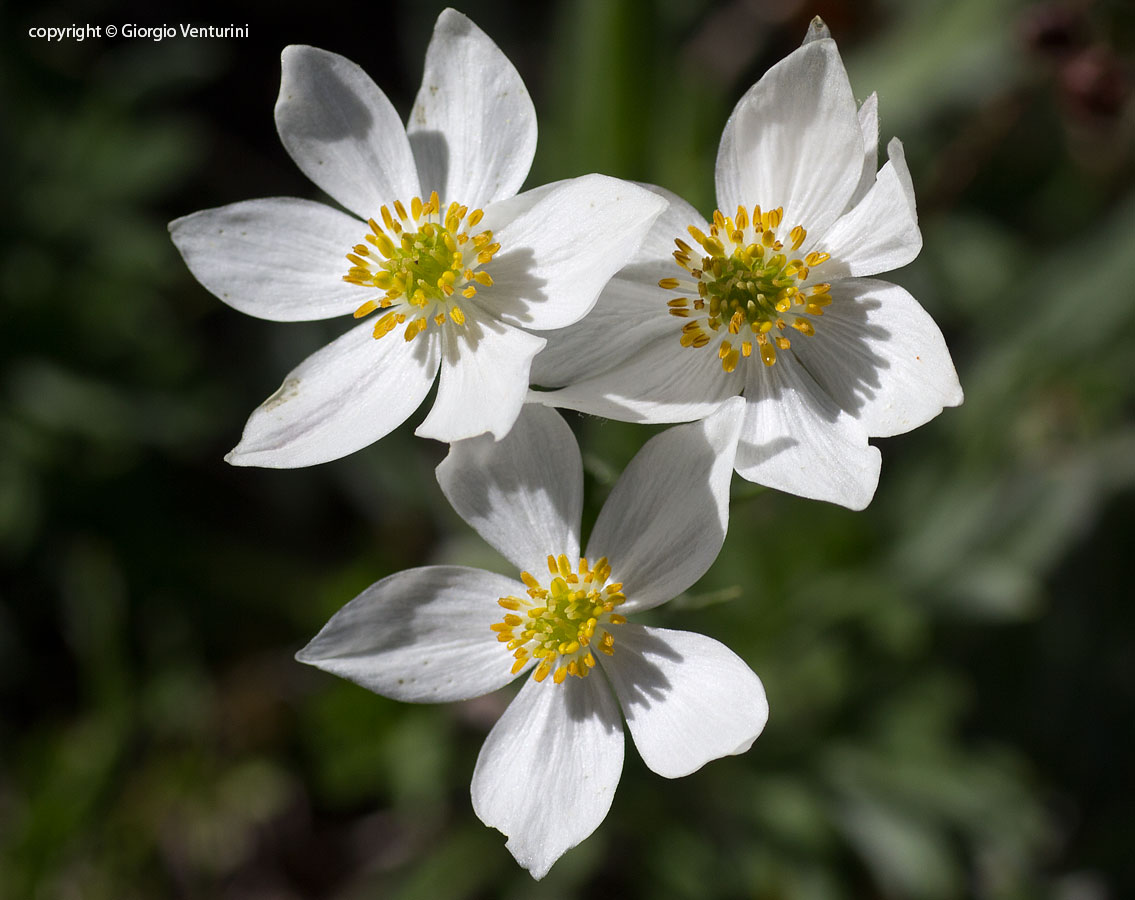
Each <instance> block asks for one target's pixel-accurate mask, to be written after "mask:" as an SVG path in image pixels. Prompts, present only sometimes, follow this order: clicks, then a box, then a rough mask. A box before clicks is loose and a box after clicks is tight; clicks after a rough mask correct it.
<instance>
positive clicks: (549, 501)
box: [437, 405, 583, 573]
mask: <svg viewBox="0 0 1135 900" xmlns="http://www.w3.org/2000/svg"><path fill="white" fill-rule="evenodd" d="M437 480H438V484H440V485H441V489H442V492H443V493H444V494H445V496H446V497H448V498H449V502H450V503H451V504H452V505H453V508H454V509H455V510H456V511H457V514H458V515H459V516H461V518H463V519H464V520H465V521H466V522H468V523H469V524H470V525H472V526H473V528H474V529H476V531H477V533H478V534H479V535H481V537H483V538H484V539H485V540H486V541H488V542H489V543H490V544H492V545H493V546H494V547H496V549H497V550H499V551H500V552H501V554H502V555H504V556H505V558H507V559H508V560H510V561H511V562H512V563H513V564H514V565H515V566H516V567H517V568H518V569H520V570H522V571H529V572H533V573H539V572H543V571H545V570H546V568H547V565H546V559H547V556H548V554H552V555H556V556H558V555H559V554H561V553H564V554H566V555H567V556H568V558H569V559H571V560H572V563H573V565H574V563H575V560H576V558H577V557H578V556H579V520H580V515H581V512H582V508H583V463H582V461H581V460H580V456H579V446H578V445H577V444H576V441H575V435H573V434H572V433H571V429H570V428H568V426H567V423H566V422H564V420H563V419H561V418H560V415H559V413H557V412H555V411H554V410H551V409H545V408H543V407H540V406H532V405H528V406H525V407H524V409H523V410H522V411H521V413H520V416H519V417H518V418H517V420H516V424H515V425H514V426H513V428H512V431H510V432H509V433H508V436H507V437H505V438H503V439H502V440H500V441H494V440H493V439H492V438H491V437H490V436H489V435H482V436H481V437H476V438H471V439H469V440H467V441H457V442H456V443H454V444H453V445H452V446H451V447H450V448H449V455H448V456H447V457H446V458H445V459H444V460H442V462H441V464H440V465H439V466H438V467H437Z"/></svg>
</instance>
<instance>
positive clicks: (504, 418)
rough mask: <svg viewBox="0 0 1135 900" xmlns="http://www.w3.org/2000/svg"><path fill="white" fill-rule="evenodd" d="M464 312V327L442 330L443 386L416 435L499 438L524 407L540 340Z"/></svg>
mask: <svg viewBox="0 0 1135 900" xmlns="http://www.w3.org/2000/svg"><path fill="white" fill-rule="evenodd" d="M465 309H466V314H465V324H464V325H462V326H454V325H450V324H447V325H446V326H445V331H444V335H445V336H444V339H443V342H444V352H443V354H442V363H441V383H440V384H439V385H438V389H437V399H436V400H434V405H433V409H431V410H430V414H429V415H428V416H426V420H425V421H424V422H422V424H421V425H419V426H418V429H417V431H415V432H414V433H415V434H416V435H418V436H419V437H428V438H433V439H434V440H438V441H460V440H463V439H465V438H470V437H476V436H477V435H479V434H484V433H485V432H486V431H489V432H492V434H493V436H494V437H496V438H498V439H499V438H502V437H504V436H505V435H506V434H508V430H509V429H510V428H512V423H513V422H515V421H516V416H517V414H519V412H520V407H521V406H523V405H524V395H525V394H526V393H527V392H528V373H529V370H530V369H531V368H532V357H534V356H535V355H536V354H537V353H539V352H540V350H542V349H543V347H544V343H545V342H544V339H543V338H539V337H535V336H534V335H531V334H528V333H527V332H526V331H522V330H520V329H519V328H512V327H511V326H509V325H506V324H504V323H503V322H498V321H496V320H495V319H493V318H491V317H490V316H487V315H485V314H484V313H482V312H480V311H477V310H474V309H472V308H471V307H470V306H466V308H465Z"/></svg>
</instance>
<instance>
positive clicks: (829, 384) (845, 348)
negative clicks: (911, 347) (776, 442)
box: [792, 287, 892, 417]
mask: <svg viewBox="0 0 1135 900" xmlns="http://www.w3.org/2000/svg"><path fill="white" fill-rule="evenodd" d="M836 290H837V288H835V287H833V293H834V292H835V291H836ZM881 305H882V304H881V303H880V302H879V301H878V300H875V299H866V298H864V299H857V300H853V299H852V298H851V297H848V296H836V299H835V302H834V303H833V304H832V305H831V307H829V310H828V312H827V313H826V314H825V315H824V317H823V318H822V319H820V320H819V321H817V322H816V333H815V335H813V336H812V337H804V336H800V337H797V338H796V339H794V340H793V342H792V349H793V351H796V352H795V356H796V359H797V360H798V361H799V362H800V364H801V366H803V367H804V369H806V370H807V372H808V373H809V374H810V375H811V376H812V377H813V378H814V379H815V380H816V383H817V384H818V385H819V386H820V387H821V388H822V389H823V390H824V392H825V393H826V394H827V395H828V396H829V397H831V398H832V400H834V401H835V402H836V404H837V405H838V406H839V407H840V408H842V409H844V410H846V411H847V412H849V413H851V415H853V416H855V415H856V414H857V413H858V412H859V410H861V409H862V408H863V406H864V405H865V404H866V403H867V402H868V401H870V400H874V399H875V397H876V396H878V394H879V393H880V392H881V391H882V390H884V384H883V378H882V377H881V376H880V372H881V371H882V370H885V369H889V368H890V367H891V364H890V362H889V361H888V360H887V359H885V358H884V357H882V356H880V355H879V354H878V353H877V352H876V351H875V349H874V347H873V346H872V342H877V343H882V342H885V341H886V340H888V339H889V338H891V337H892V335H891V332H889V331H888V330H887V329H886V328H883V327H882V326H881V325H879V324H876V323H870V322H869V318H870V316H869V313H871V312H872V311H874V310H877V309H879V307H880V306H881ZM824 415H825V417H827V415H828V413H827V411H825V412H824Z"/></svg>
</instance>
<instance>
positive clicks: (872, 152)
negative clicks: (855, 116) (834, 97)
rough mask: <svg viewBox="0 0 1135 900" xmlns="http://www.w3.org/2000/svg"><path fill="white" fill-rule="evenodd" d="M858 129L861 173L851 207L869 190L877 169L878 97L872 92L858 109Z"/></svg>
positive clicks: (852, 196)
mask: <svg viewBox="0 0 1135 900" xmlns="http://www.w3.org/2000/svg"><path fill="white" fill-rule="evenodd" d="M859 127H860V129H861V130H862V131H863V172H862V173H861V174H860V176H859V184H858V185H857V186H856V188H855V193H854V194H852V195H851V205H852V206H854V205H855V204H856V203H858V202H859V201H860V200H862V199H863V197H864V195H865V194H866V193H867V192H868V191H869V190H871V185H873V184H874V183H875V170H876V169H877V168H878V167H879V95H878V94H876V93H874V92H873V91H872V93H871V96H869V97H868V98H867V99H866V100H864V101H863V104H862V105H861V106H860V107H859Z"/></svg>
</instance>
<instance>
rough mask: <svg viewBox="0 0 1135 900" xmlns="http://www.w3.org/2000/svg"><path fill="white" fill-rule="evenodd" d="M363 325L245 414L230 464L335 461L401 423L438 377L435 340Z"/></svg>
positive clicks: (311, 359)
mask: <svg viewBox="0 0 1135 900" xmlns="http://www.w3.org/2000/svg"><path fill="white" fill-rule="evenodd" d="M373 330H374V325H373V323H372V322H370V321H367V322H363V323H362V324H360V325H357V326H356V327H354V328H352V329H351V330H350V331H348V332H347V333H346V334H344V335H343V336H342V337H340V338H338V339H337V340H335V341H333V342H332V343H330V344H328V345H327V346H326V347H324V348H323V349H322V350H318V351H316V352H315V353H313V354H312V355H311V356H309V357H308V358H307V359H305V360H304V361H303V362H302V363H300V364H299V366H297V367H296V368H295V369H293V370H292V371H291V373H289V374H288V377H287V378H285V379H284V383H283V384H282V385H281V386H280V389H279V390H278V391H276V393H274V394H273V395H272V396H271V397H269V398H268V399H267V400H265V401H264V402H263V403H262V404H261V405H260V406H258V407H257V408H256V409H255V410H254V411H253V413H252V416H251V417H250V418H249V420H248V424H246V425H245V426H244V435H243V436H242V437H241V439H240V443H239V444H238V445H237V446H236V448H235V449H234V450H233V451H232V452H231V453H230V454H229V455H228V456H227V457H226V459H227V460H228V461H229V462H230V463H232V464H233V465H234V466H267V467H269V468H276V469H290V468H295V467H297V466H311V465H315V464H316V463H321V462H327V461H328V460H332V459H339V458H340V457H342V456H346V455H347V454H348V453H354V452H355V451H356V450H359V449H361V448H363V447H366V446H367V445H368V444H372V443H374V442H375V441H377V440H378V439H379V438H381V437H383V436H384V435H386V434H388V433H389V432H391V431H393V430H394V429H395V428H397V427H398V426H399V425H400V424H402V423H403V422H404V421H406V418H407V417H408V416H409V415H410V413H412V412H413V411H414V410H415V409H417V407H418V404H420V403H421V402H422V400H423V398H424V397H425V396H426V394H427V393H429V389H430V385H431V384H433V380H434V376H435V375H436V374H437V367H438V352H437V346H436V343H435V342H433V341H431V340H429V339H428V337H427V338H426V339H424V340H423V339H422V338H418V339H416V340H414V341H411V342H407V341H405V340H403V339H402V333H401V332H400V331H397V332H394V333H393V334H388V335H386V336H385V337H383V338H382V339H381V340H377V341H376V340H375V339H374V337H373V336H372V332H373Z"/></svg>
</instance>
